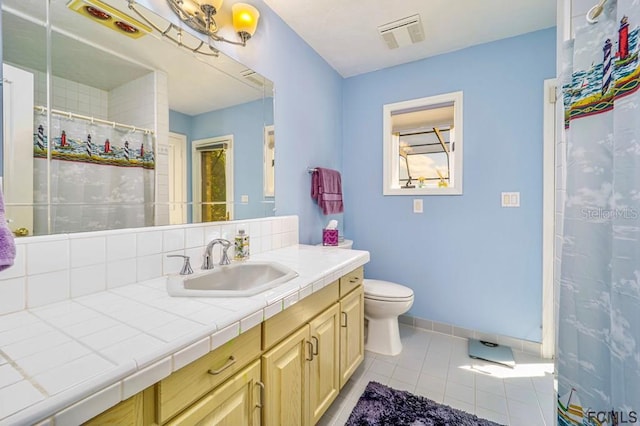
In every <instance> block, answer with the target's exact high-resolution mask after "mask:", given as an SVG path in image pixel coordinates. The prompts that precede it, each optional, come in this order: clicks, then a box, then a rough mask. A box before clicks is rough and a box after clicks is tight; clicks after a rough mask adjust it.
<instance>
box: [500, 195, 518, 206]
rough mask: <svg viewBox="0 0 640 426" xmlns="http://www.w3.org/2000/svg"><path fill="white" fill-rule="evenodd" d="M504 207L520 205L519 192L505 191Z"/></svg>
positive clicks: (502, 198)
mask: <svg viewBox="0 0 640 426" xmlns="http://www.w3.org/2000/svg"><path fill="white" fill-rule="evenodd" d="M501 200H502V207H520V193H519V192H503V193H502V194H501Z"/></svg>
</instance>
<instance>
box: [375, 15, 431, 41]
mask: <svg viewBox="0 0 640 426" xmlns="http://www.w3.org/2000/svg"><path fill="white" fill-rule="evenodd" d="M378 32H379V33H380V35H381V36H382V38H383V39H384V41H385V43H387V46H388V47H389V49H397V48H398V47H402V46H408V45H410V44H413V43H418V42H420V41H422V40H424V28H423V27H422V21H421V19H420V15H412V16H408V17H406V18H402V19H398V20H397V21H393V22H389V23H388V24H384V25H380V26H379V27H378Z"/></svg>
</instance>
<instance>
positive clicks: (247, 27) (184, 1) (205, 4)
mask: <svg viewBox="0 0 640 426" xmlns="http://www.w3.org/2000/svg"><path fill="white" fill-rule="evenodd" d="M127 1H128V4H129V9H131V10H132V11H133V12H135V13H136V14H137V15H138V17H140V19H142V20H143V21H144V22H145V23H146V24H148V25H149V26H151V27H153V29H155V30H156V31H157V32H159V33H160V34H161V35H162V36H163V37H164V38H167V39H169V40H170V41H172V42H174V43H175V44H177V45H178V46H180V47H183V48H185V49H187V50H190V51H192V52H193V53H198V54H201V55H205V56H218V53H219V52H218V49H216V48H215V47H214V46H213V45H212V44H211V43H212V42H224V43H231V44H235V45H238V46H246V43H247V40H249V39H250V38H251V37H252V36H253V34H254V33H255V32H256V28H257V26H258V20H259V19H260V12H259V11H258V9H256V8H255V7H253V6H251V5H250V4H246V3H235V4H233V5H232V6H231V12H232V22H233V27H234V29H235V31H236V33H237V34H238V37H239V38H240V40H230V39H227V38H225V37H223V36H221V35H218V29H219V28H218V24H217V23H216V20H215V18H214V17H215V15H216V14H217V13H218V12H219V11H220V9H221V7H222V2H223V0H167V3H168V4H169V6H170V7H171V9H172V10H173V12H174V13H175V14H176V15H177V16H178V18H180V20H181V21H182V22H184V23H185V24H187V25H188V26H189V27H191V28H193V29H194V30H196V31H198V32H199V33H202V34H205V35H206V36H207V37H208V38H209V40H208V43H205V42H204V41H200V43H199V44H197V45H194V46H189V45H187V44H186V43H185V42H184V37H183V36H184V34H183V32H182V28H180V27H178V26H177V25H174V24H169V26H168V27H167V28H166V29H162V28H160V27H159V26H158V25H157V24H155V23H154V22H152V20H150V19H147V18H146V17H145V16H144V14H142V13H141V12H140V11H139V10H138V9H137V8H136V0H127ZM207 46H208V48H209V49H206V47H207Z"/></svg>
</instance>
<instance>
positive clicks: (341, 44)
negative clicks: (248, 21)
mask: <svg viewBox="0 0 640 426" xmlns="http://www.w3.org/2000/svg"><path fill="white" fill-rule="evenodd" d="M264 1H265V3H267V5H268V6H269V7H271V9H273V10H274V11H275V12H276V13H277V14H278V15H279V16H280V17H281V18H282V19H283V20H284V21H285V22H286V23H287V24H288V25H289V26H290V27H291V28H292V29H293V30H294V31H295V32H296V33H298V35H300V37H302V38H303V39H304V40H305V41H306V42H307V43H308V44H309V45H310V46H311V47H312V48H313V49H314V50H315V51H316V52H318V54H319V55H320V56H322V57H323V58H324V59H325V60H326V61H327V62H328V63H329V64H330V65H331V66H332V67H333V68H334V69H335V70H336V71H338V72H339V73H340V74H341V75H342V76H343V77H351V76H354V75H358V74H362V73H366V72H370V71H374V70H378V69H382V68H387V67H390V66H393V65H399V64H403V63H407V62H412V61H415V60H418V59H422V58H426V57H429V56H434V55H438V54H441V53H446V52H451V51H454V50H458V49H462V48H465V47H468V46H472V45H476V44H481V43H486V42H490V41H494V40H499V39H502V38H506V37H512V36H515V35H519V34H525V33H528V32H531V31H536V30H540V29H543V28H549V27H553V26H555V24H556V1H555V0H388V1H381V0H323V1H318V0H264ZM414 14H420V17H421V19H422V24H423V26H424V32H425V40H424V41H422V42H419V43H416V44H413V45H410V46H406V47H400V48H398V49H394V50H390V49H388V48H387V46H386V44H385V43H384V41H383V40H382V38H381V37H380V35H379V34H378V30H377V27H378V26H380V25H383V24H386V23H388V22H391V21H395V20H398V19H401V18H404V17H407V16H410V15H414Z"/></svg>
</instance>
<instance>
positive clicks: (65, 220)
mask: <svg viewBox="0 0 640 426" xmlns="http://www.w3.org/2000/svg"><path fill="white" fill-rule="evenodd" d="M34 126H35V129H34V138H33V141H34V142H33V143H34V157H35V161H34V175H35V180H34V187H35V188H34V202H35V203H36V208H35V211H34V233H35V235H42V234H51V233H55V234H58V233H70V232H80V231H98V230H104V229H119V228H132V227H142V226H151V225H153V223H154V169H155V153H154V140H153V135H152V134H150V133H148V132H145V131H141V130H133V129H123V128H121V127H118V126H114V125H108V124H102V123H98V122H92V121H89V120H84V119H80V118H72V117H65V116H61V115H58V114H55V113H52V114H51V134H52V135H53V137H52V141H53V143H52V150H51V155H50V156H51V159H50V161H49V159H48V155H49V153H48V149H49V143H48V138H46V137H45V134H46V130H45V129H46V126H47V117H46V114H45V113H43V112H36V114H35V119H34ZM47 177H49V179H48V178H47ZM49 197H50V203H49V202H48V201H49Z"/></svg>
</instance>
